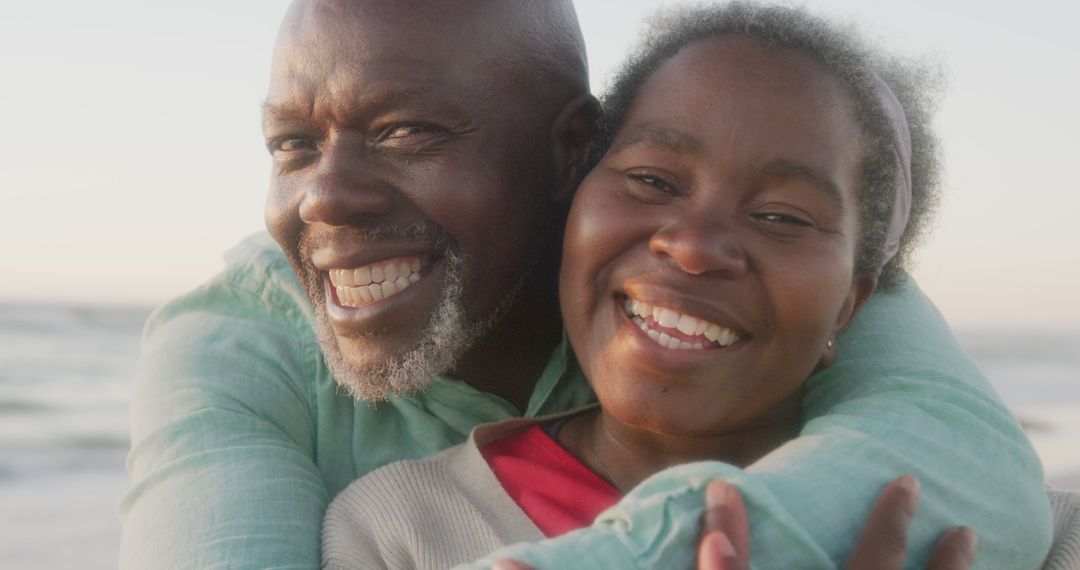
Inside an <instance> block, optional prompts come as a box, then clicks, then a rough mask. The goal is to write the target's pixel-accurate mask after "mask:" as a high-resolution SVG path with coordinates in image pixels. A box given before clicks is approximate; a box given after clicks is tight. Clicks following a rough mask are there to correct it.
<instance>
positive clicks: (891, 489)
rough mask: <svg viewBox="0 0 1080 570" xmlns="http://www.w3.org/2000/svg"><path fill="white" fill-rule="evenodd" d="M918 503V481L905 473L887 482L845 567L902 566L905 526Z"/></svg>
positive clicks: (859, 569) (853, 569) (863, 569)
mask: <svg viewBox="0 0 1080 570" xmlns="http://www.w3.org/2000/svg"><path fill="white" fill-rule="evenodd" d="M918 504H919V481H918V480H917V479H915V478H914V477H910V476H905V477H900V478H899V479H897V480H895V481H893V482H892V483H889V484H888V485H887V486H886V487H885V490H883V491H882V492H881V495H879V496H878V499H877V502H875V503H874V508H873V510H871V511H870V516H869V517H867V519H866V525H865V526H864V527H863V531H862V534H861V535H860V536H859V542H858V543H856V544H855V552H854V553H852V555H851V559H849V560H848V570H868V569H871V568H874V569H882V570H889V569H894V568H895V569H897V570H899V569H900V568H902V567H903V565H904V554H905V553H906V552H907V529H908V525H910V524H911V519H912V518H914V517H915V508H916V507H917V506H918Z"/></svg>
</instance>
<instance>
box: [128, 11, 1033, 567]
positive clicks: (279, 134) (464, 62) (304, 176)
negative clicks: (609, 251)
mask: <svg viewBox="0 0 1080 570" xmlns="http://www.w3.org/2000/svg"><path fill="white" fill-rule="evenodd" d="M587 84H588V82H587V74H586V64H585V56H584V48H583V44H582V41H581V37H580V32H579V30H578V28H577V23H576V19H575V16H574V12H573V7H572V5H571V4H570V2H569V0H551V1H546V2H540V1H535V0H481V1H478V0H410V1H398V2H386V1H378V0H352V1H348V0H302V1H297V2H296V3H295V4H294V5H293V6H292V8H291V9H290V11H289V13H288V15H287V16H286V18H285V21H284V23H283V25H282V29H281V35H280V38H279V41H278V44H277V49H276V51H275V54H274V64H273V73H272V80H271V85H270V88H269V92H268V96H267V101H266V105H265V125H264V128H265V135H266V142H267V147H268V149H269V151H270V152H271V154H272V155H273V176H272V187H271V190H270V193H269V197H268V200H267V205H266V220H267V227H268V228H269V230H270V234H271V235H272V236H273V241H271V240H270V239H269V238H267V237H266V236H256V237H253V238H251V239H249V240H248V241H246V242H244V243H242V244H241V245H240V246H238V247H237V248H235V249H234V250H233V251H232V252H230V253H229V254H228V256H227V263H228V265H227V268H226V270H225V271H224V272H223V273H222V274H221V275H219V276H217V277H216V278H214V279H213V280H211V281H210V282H208V283H207V284H206V285H204V286H203V287H201V288H199V289H198V290H196V291H194V292H192V293H191V294H189V295H186V296H184V297H181V298H179V299H177V300H175V301H173V302H171V303H170V304H168V305H166V306H165V307H163V308H162V309H160V310H159V311H158V312H157V313H156V314H155V315H154V316H153V317H152V319H151V320H150V322H149V323H148V325H147V331H146V335H145V340H144V346H143V355H142V358H141V362H140V367H139V372H138V382H137V384H136V391H135V396H134V403H133V421H132V452H131V455H130V457H129V461H128V468H129V471H130V473H131V476H132V479H133V485H132V487H131V489H130V491H129V492H128V494H127V496H126V497H125V499H124V501H123V503H122V504H121V507H120V510H121V514H122V517H123V542H122V552H121V566H122V567H124V568H138V569H144V568H207V567H228V568H314V567H317V566H318V565H319V560H320V558H319V530H320V526H321V523H322V517H323V513H324V511H325V509H326V506H327V504H328V503H329V501H330V499H331V498H332V497H333V496H334V495H336V494H337V493H338V492H339V491H340V490H341V489H343V488H345V486H347V485H348V484H349V483H350V482H351V481H352V480H354V479H355V478H356V477H358V476H359V475H362V474H364V473H367V472H370V471H371V470H373V469H375V468H377V467H379V466H381V465H385V464H387V463H389V462H391V461H394V460H398V459H404V458H414V457H421V456H426V455H429V454H431V453H434V452H436V451H438V450H441V449H445V448H447V447H449V446H451V445H453V444H456V443H459V442H461V441H463V440H464V439H465V438H466V437H467V435H468V434H469V431H470V430H471V429H472V427H473V426H475V425H477V424H480V423H485V422H492V421H496V420H500V419H505V418H508V417H511V416H515V415H522V414H524V415H527V416H536V415H541V414H546V413H554V412H560V411H565V410H569V409H572V408H575V407H578V406H580V405H583V404H585V403H587V402H589V401H590V400H591V398H592V395H591V392H590V390H589V388H588V386H587V385H586V384H585V382H584V380H583V378H582V377H581V374H580V372H579V370H578V369H577V366H576V364H575V363H574V360H573V357H572V356H571V355H570V354H569V350H568V348H567V346H566V344H565V342H564V341H563V338H562V331H561V322H560V319H559V308H558V303H557V297H556V273H557V267H558V258H559V251H560V248H561V241H562V229H563V221H564V217H565V214H566V211H567V208H568V205H569V199H570V196H571V195H572V193H573V189H574V187H575V185H576V183H577V179H578V174H579V170H580V168H581V166H582V162H583V160H584V157H585V147H586V142H587V140H586V139H587V135H588V131H589V128H590V126H591V124H592V122H593V119H594V118H595V114H596V104H595V101H594V99H593V98H592V97H591V96H590V95H589V94H588V92H587ZM275 242H276V243H275ZM861 322H862V323H863V324H862V326H859V324H858V323H856V326H855V327H854V328H853V330H852V332H851V333H849V334H848V338H847V339H846V344H845V345H844V346H842V347H841V350H840V358H839V360H838V362H837V363H836V364H835V365H834V366H833V367H832V368H831V369H830V370H829V371H828V372H827V374H829V376H822V377H820V378H818V379H817V384H818V385H819V386H822V387H823V388H822V389H821V390H819V391H817V392H813V393H811V395H810V396H808V398H809V399H810V400H811V402H810V404H812V405H811V406H810V407H808V408H804V410H807V411H806V413H807V414H808V418H807V419H808V420H809V422H808V423H807V424H806V425H807V429H808V430H809V431H808V432H807V435H808V437H806V438H805V441H804V443H805V445H803V447H801V448H800V449H802V450H803V452H804V453H805V455H806V457H801V458H800V459H804V460H805V461H804V462H796V463H793V467H792V468H791V469H790V470H788V471H785V472H784V473H783V477H776V478H773V479H769V480H766V479H755V478H754V477H753V476H751V475H748V474H746V473H744V472H741V471H739V470H737V469H734V468H732V467H731V466H727V465H722V464H715V465H713V464H702V465H697V466H695V469H697V470H696V471H694V472H693V473H692V474H687V473H686V472H683V473H674V474H667V475H665V474H661V475H660V476H658V478H654V479H652V480H650V481H646V483H645V484H644V486H643V490H642V493H644V494H645V495H648V496H650V497H652V498H651V499H649V500H640V498H641V496H642V495H638V496H636V497H634V496H632V497H631V499H632V500H631V501H629V502H627V504H626V505H625V506H626V509H628V510H629V512H630V513H631V514H632V515H633V516H637V517H638V518H636V519H633V520H634V521H635V523H634V524H633V525H630V526H629V527H626V526H621V527H620V526H618V525H614V526H612V525H607V526H604V525H600V526H598V527H597V528H595V529H593V532H595V533H596V536H595V539H594V540H593V541H592V542H588V541H585V542H579V543H578V546H579V547H581V545H582V544H584V545H585V546H584V547H581V549H580V550H577V551H552V553H551V556H552V560H554V562H552V565H553V567H556V566H557V567H560V568H568V567H572V564H571V562H573V563H576V564H578V565H581V566H579V567H604V566H610V567H625V564H627V561H628V560H630V561H631V562H630V564H636V563H641V564H647V563H648V561H649V560H654V561H663V560H668V559H669V558H668V556H669V555H670V554H671V553H673V552H675V553H679V555H682V556H686V555H687V553H692V552H693V551H694V544H693V543H694V541H695V540H696V530H691V529H688V528H687V527H680V528H677V529H671V528H665V526H664V525H663V524H662V523H663V521H665V520H673V519H672V518H671V517H672V516H673V515H672V512H674V513H675V515H682V518H683V519H686V518H693V516H696V515H694V513H697V512H700V509H701V488H702V486H703V485H704V483H705V482H706V481H707V480H708V479H709V478H711V477H724V478H728V479H731V480H738V481H739V486H740V489H741V490H742V491H743V493H744V494H746V495H747V502H748V504H749V507H750V515H751V518H752V520H753V521H754V522H755V532H758V531H759V529H765V531H764V532H769V533H771V534H770V536H775V537H777V540H783V541H784V543H785V544H790V545H791V546H790V548H786V549H784V554H783V555H784V556H787V557H789V558H787V559H788V560H821V559H823V557H825V558H829V557H832V556H834V555H836V553H837V551H842V550H843V549H845V548H848V549H850V544H851V539H852V537H854V536H855V535H856V534H857V531H858V529H859V528H860V527H861V524H862V521H863V520H864V518H865V514H866V512H867V511H868V510H869V508H870V505H871V504H872V502H873V499H874V497H875V496H876V495H877V493H878V491H879V490H880V489H881V487H882V486H883V485H884V484H885V483H886V482H888V481H890V480H892V479H893V478H895V477H896V476H897V475H900V474H902V473H909V474H913V475H917V476H919V477H920V479H922V481H923V483H924V489H925V491H924V494H925V496H926V497H927V498H928V501H929V502H928V506H927V508H924V510H923V513H924V514H923V515H921V518H919V519H916V523H915V525H916V529H917V531H918V532H917V534H916V536H918V537H919V541H920V542H918V543H916V544H914V547H915V548H916V549H918V550H920V551H924V550H926V551H928V542H927V541H929V540H931V538H932V537H936V536H937V534H938V533H939V532H940V531H941V530H943V529H944V528H945V527H947V526H952V525H954V524H971V525H973V526H974V527H975V530H976V532H977V533H978V534H979V535H980V537H984V536H993V537H999V536H1003V535H1004V531H1003V529H1006V528H1008V529H1010V531H1013V530H1015V533H1016V534H1015V535H1014V537H1013V538H1014V539H1015V540H1017V541H1020V542H1021V543H1022V544H1025V546H1024V547H1022V548H1019V547H1018V548H1013V550H1012V551H1011V552H1013V554H1014V555H1015V556H1016V557H1018V559H1026V558H1024V556H1027V557H1029V558H1030V557H1033V556H1041V554H1040V552H1043V551H1045V548H1044V546H1045V544H1044V543H1045V539H1046V534H1047V533H1046V527H1047V525H1046V524H1042V525H1041V526H1040V524H1039V523H1040V522H1042V521H1045V519H1046V518H1047V517H1046V516H1045V515H1046V513H1047V507H1046V503H1045V497H1044V496H1043V495H1042V493H1041V472H1040V470H1039V467H1038V462H1037V459H1036V458H1035V456H1034V454H1033V453H1032V452H1031V449H1030V447H1029V446H1027V444H1026V441H1025V440H1024V438H1023V435H1022V433H1021V432H1020V430H1019V427H1018V426H1017V425H1016V424H1015V422H1014V421H1013V420H1012V418H1011V416H1009V414H1008V412H1007V411H1006V410H1005V409H1004V407H1003V406H1002V405H1001V404H1000V403H999V402H998V401H997V400H996V399H995V398H994V396H993V395H992V394H991V393H990V392H989V390H988V388H987V387H986V386H985V382H984V381H983V380H982V379H981V377H980V376H979V374H978V372H977V371H976V370H975V369H974V368H973V367H972V366H971V365H970V363H969V362H968V361H967V360H966V358H965V357H964V356H963V354H962V352H961V351H960V350H959V348H958V347H957V346H956V345H955V343H954V342H952V340H951V338H950V336H949V333H948V330H947V328H946V327H945V326H944V323H942V322H941V320H940V316H939V315H937V313H936V312H935V311H934V310H933V308H932V306H930V305H929V303H928V302H926V300H925V299H924V298H923V297H922V296H921V294H920V293H919V292H918V290H917V289H916V288H915V287H914V286H907V287H905V288H902V289H901V292H900V293H898V294H895V295H887V296H886V295H879V296H877V297H875V298H874V299H871V301H870V302H869V303H868V304H867V307H866V308H865V309H864V311H863V315H862V317H861ZM871 328H873V330H870V329H871ZM883 331H885V332H887V333H888V334H881V333H882V332H883ZM847 354H850V355H851V356H849V357H848V358H847V359H845V355H847ZM899 371H903V372H899ZM912 371H917V375H916V376H915V378H914V379H915V380H916V381H921V379H927V380H928V381H930V382H932V383H933V384H934V386H935V388H934V390H936V392H933V393H934V395H942V396H941V397H943V398H945V397H947V398H948V403H947V405H945V404H940V405H939V404H938V403H935V402H926V401H925V399H926V394H927V393H926V392H925V391H918V392H917V397H916V396H909V395H907V393H906V392H905V388H904V387H905V386H907V385H908V384H905V382H909V381H910V380H911V374H912ZM811 381H812V382H814V380H813V379H812V380H811ZM342 386H344V387H345V388H346V390H341V389H340V388H341V387H342ZM346 392H347V393H346ZM350 395H352V396H357V397H359V398H361V399H363V400H366V401H356V400H354V399H353V398H351V397H349V396H350ZM875 398H877V400H875ZM867 400H870V401H877V402H879V403H881V405H879V406H878V407H870V408H867V407H865V406H864V404H865V402H866V401H867ZM942 406H944V408H943V407H942ZM883 409H884V410H889V411H890V412H895V413H900V414H914V415H917V416H918V417H923V416H925V417H926V418H927V422H932V423H933V424H934V425H935V426H937V427H936V429H930V428H926V427H925V426H923V427H922V429H921V430H920V431H919V434H920V437H922V435H925V434H926V433H928V432H933V433H935V434H937V435H940V436H941V437H942V438H943V441H945V440H947V439H948V437H949V436H950V434H952V433H953V432H954V431H956V430H959V429H972V426H974V428H975V429H979V430H982V431H983V432H984V434H985V437H983V438H982V439H980V440H979V442H980V443H979V445H980V447H977V448H968V449H965V450H964V451H965V452H966V453H964V454H959V455H958V454H957V453H956V450H954V449H952V448H951V447H950V446H949V445H947V444H944V443H935V442H929V441H926V440H924V439H917V438H915V437H914V436H912V435H911V434H907V433H905V432H902V431H899V430H892V429H889V428H890V425H889V424H888V422H883V421H882V420H881V418H880V417H878V416H877V415H876V414H880V413H881V410H883ZM942 409H945V410H946V412H947V413H942V412H941V411H942ZM861 410H875V412H874V413H867V412H865V411H861ZM935 414H938V415H937V416H936V415H935ZM883 424H884V425H883ZM811 452H812V453H811ZM851 458H858V459H859V460H860V461H859V462H858V463H857V465H859V466H860V469H862V471H861V472H860V473H858V474H856V475H857V476H852V477H849V478H848V479H845V480H844V482H843V484H826V483H825V482H828V481H831V480H833V479H834V478H835V476H836V473H835V466H836V465H838V464H847V465H851V464H856V462H855V461H852V460H851ZM1001 464H1009V465H1012V466H1013V467H1014V468H1015V469H1014V470H1013V471H1010V472H1009V473H993V472H992V470H990V469H989V466H991V465H1001ZM803 481H810V482H813V486H812V488H813V489H814V492H807V491H806V489H807V487H806V486H805V485H801V484H795V482H803ZM1018 482H1019V483H1021V484H1019V485H1015V486H1016V487H1017V488H1015V489H1013V490H1012V492H1011V494H1009V496H1008V498H1007V499H1004V498H1002V493H1003V490H1002V485H1003V484H1009V485H1012V484H1014V483H1018ZM957 489H962V492H961V493H960V494H959V495H956V496H955V497H953V498H952V499H950V503H949V506H950V507H953V506H956V505H957V504H960V505H975V506H977V505H982V504H991V507H985V508H984V507H978V508H976V509H975V510H974V512H978V513H980V514H985V515H986V516H983V517H981V520H979V521H969V520H953V518H952V517H951V515H950V512H951V510H950V509H949V508H943V507H942V508H939V506H938V505H937V504H936V503H935V502H936V501H944V500H945V499H946V496H947V495H948V494H949V493H953V492H954V491H956V490H957ZM665 493H671V498H672V500H666V499H665V500H659V501H657V500H655V499H656V498H657V497H659V498H660V499H663V497H664V494H665ZM998 500H1002V501H1004V500H1007V501H1008V503H1009V504H1008V508H1004V507H1003V508H1001V509H994V508H992V503H993V502H994V501H998ZM635 513H636V514H635ZM688 513H689V515H688ZM1040 517H1042V518H1040ZM1017 519H1019V520H1024V521H1033V522H1034V524H1030V525H1024V526H1023V527H1022V528H1016V529H1013V526H1014V525H1013V523H1014V521H1015V520H1017ZM822 520H825V521H827V522H828V523H829V524H828V525H822V524H820V522H821V521H822ZM1002 548H1009V545H1003V546H1002ZM994 553H995V554H997V553H998V551H997V550H995V551H994Z"/></svg>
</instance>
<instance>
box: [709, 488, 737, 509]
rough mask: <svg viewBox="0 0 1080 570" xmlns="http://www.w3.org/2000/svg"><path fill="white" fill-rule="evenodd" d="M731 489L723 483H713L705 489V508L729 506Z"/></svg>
mask: <svg viewBox="0 0 1080 570" xmlns="http://www.w3.org/2000/svg"><path fill="white" fill-rule="evenodd" d="M730 492H731V487H729V486H728V485H726V484H721V483H711V484H709V486H707V487H705V508H708V509H715V508H719V507H724V506H726V505H727V504H728V502H729V499H728V497H729V496H730V495H729V493H730Z"/></svg>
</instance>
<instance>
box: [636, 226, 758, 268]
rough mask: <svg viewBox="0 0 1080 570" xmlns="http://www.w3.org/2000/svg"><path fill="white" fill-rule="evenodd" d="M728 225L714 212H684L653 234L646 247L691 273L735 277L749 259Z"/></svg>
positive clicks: (747, 265) (746, 266) (746, 265)
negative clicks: (699, 213)
mask: <svg viewBox="0 0 1080 570" xmlns="http://www.w3.org/2000/svg"><path fill="white" fill-rule="evenodd" d="M732 225H733V224H732V222H731V221H728V220H721V219H717V217H715V216H703V215H696V214H687V215H684V216H682V217H680V218H679V219H678V220H676V221H674V222H672V223H669V224H667V225H665V226H664V227H662V228H660V229H659V230H658V231H657V232H656V233H655V234H653V236H652V238H651V239H650V240H649V250H650V251H652V252H653V253H654V254H656V255H659V256H661V257H664V258H668V259H670V260H671V261H672V262H673V263H675V264H676V265H677V266H678V267H679V269H681V270H683V271H685V272H686V273H690V274H691V275H702V274H706V273H713V272H717V273H722V274H725V275H727V276H729V277H737V276H740V275H742V274H744V273H746V271H747V269H748V267H749V259H748V257H747V252H746V250H745V249H744V248H743V244H742V243H741V241H740V239H739V236H738V235H737V233H736V232H735V231H734V228H733V227H732Z"/></svg>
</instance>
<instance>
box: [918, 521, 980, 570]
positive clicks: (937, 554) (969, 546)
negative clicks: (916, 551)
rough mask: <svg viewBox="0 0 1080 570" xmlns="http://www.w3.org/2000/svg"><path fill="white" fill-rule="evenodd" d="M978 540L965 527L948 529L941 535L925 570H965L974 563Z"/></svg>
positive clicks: (971, 531) (973, 532)
mask: <svg viewBox="0 0 1080 570" xmlns="http://www.w3.org/2000/svg"><path fill="white" fill-rule="evenodd" d="M978 544H979V539H978V538H977V537H976V536H975V531H973V530H971V529H970V528H968V527H966V526H957V527H953V528H950V529H949V530H947V531H945V532H944V533H942V535H941V539H939V540H938V543H937V546H935V547H934V553H933V554H931V555H930V563H929V564H927V566H926V570H967V569H968V568H971V565H972V564H974V563H975V549H976V547H977V546H978Z"/></svg>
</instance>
